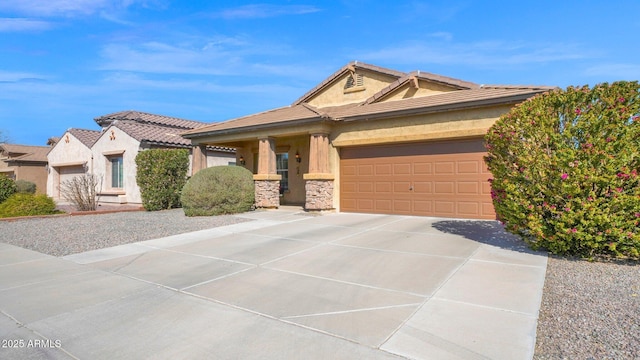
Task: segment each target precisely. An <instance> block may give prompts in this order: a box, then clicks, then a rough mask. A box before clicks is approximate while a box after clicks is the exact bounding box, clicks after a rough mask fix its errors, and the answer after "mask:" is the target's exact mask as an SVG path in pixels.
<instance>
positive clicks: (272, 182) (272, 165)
mask: <svg viewBox="0 0 640 360" xmlns="http://www.w3.org/2000/svg"><path fill="white" fill-rule="evenodd" d="M258 140H259V145H258V173H257V174H255V175H253V180H254V184H255V194H256V207H258V208H278V207H279V206H280V180H281V179H282V176H280V175H278V173H277V170H276V142H275V139H274V138H271V137H265V138H260V139H258Z"/></svg>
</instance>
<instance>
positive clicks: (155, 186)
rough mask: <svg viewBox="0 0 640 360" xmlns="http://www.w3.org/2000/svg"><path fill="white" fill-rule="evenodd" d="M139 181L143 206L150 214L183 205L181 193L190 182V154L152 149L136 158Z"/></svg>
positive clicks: (174, 150) (175, 150)
mask: <svg viewBox="0 0 640 360" xmlns="http://www.w3.org/2000/svg"><path fill="white" fill-rule="evenodd" d="M136 165H137V168H138V169H137V173H136V182H137V183H138V186H139V187H140V195H141V196H142V205H143V206H144V208H145V209H146V210H148V211H157V210H164V209H171V208H174V207H179V206H180V191H181V190H182V188H183V187H184V185H185V183H186V182H187V171H189V151H188V150H186V149H153V150H146V151H142V152H140V153H138V155H137V156H136Z"/></svg>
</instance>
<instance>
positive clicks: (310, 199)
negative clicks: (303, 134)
mask: <svg viewBox="0 0 640 360" xmlns="http://www.w3.org/2000/svg"><path fill="white" fill-rule="evenodd" d="M303 178H304V180H305V191H306V196H305V205H304V207H305V209H307V210H331V209H333V181H334V179H335V177H334V175H333V174H331V173H330V170H329V135H328V134H323V133H319V134H311V138H310V142H309V173H308V174H304V176H303Z"/></svg>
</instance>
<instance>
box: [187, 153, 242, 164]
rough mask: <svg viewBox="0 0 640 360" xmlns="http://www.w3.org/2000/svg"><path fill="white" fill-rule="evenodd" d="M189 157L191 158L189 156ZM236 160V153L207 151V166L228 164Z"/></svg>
mask: <svg viewBox="0 0 640 360" xmlns="http://www.w3.org/2000/svg"><path fill="white" fill-rule="evenodd" d="M190 158H193V157H192V156H190ZM235 161H236V155H235V154H230V153H223V152H217V151H207V167H212V166H221V165H229V163H230V162H235Z"/></svg>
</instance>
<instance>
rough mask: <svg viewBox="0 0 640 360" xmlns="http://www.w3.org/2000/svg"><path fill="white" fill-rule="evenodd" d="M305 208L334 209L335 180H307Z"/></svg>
mask: <svg viewBox="0 0 640 360" xmlns="http://www.w3.org/2000/svg"><path fill="white" fill-rule="evenodd" d="M305 189H306V192H307V196H306V202H305V205H304V206H305V209H307V210H331V209H333V180H307V182H306V184H305Z"/></svg>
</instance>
